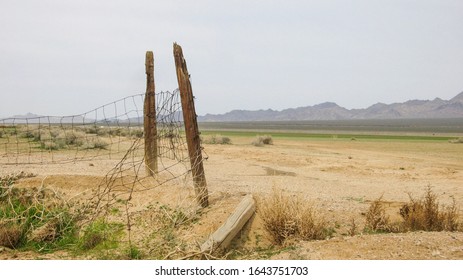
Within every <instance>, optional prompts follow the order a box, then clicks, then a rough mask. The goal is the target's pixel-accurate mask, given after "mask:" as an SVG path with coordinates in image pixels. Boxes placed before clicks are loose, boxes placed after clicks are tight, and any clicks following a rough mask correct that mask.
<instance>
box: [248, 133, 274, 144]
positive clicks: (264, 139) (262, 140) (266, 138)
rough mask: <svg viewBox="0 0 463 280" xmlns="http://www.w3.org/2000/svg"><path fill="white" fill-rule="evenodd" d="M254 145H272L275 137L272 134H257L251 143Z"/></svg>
mask: <svg viewBox="0 0 463 280" xmlns="http://www.w3.org/2000/svg"><path fill="white" fill-rule="evenodd" d="M251 144H252V145H254V146H256V147H261V146H264V145H272V144H273V138H272V136H270V135H263V136H257V137H256V138H255V139H254V140H253V141H252V143H251Z"/></svg>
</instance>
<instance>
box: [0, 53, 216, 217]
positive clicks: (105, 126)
mask: <svg viewBox="0 0 463 280" xmlns="http://www.w3.org/2000/svg"><path fill="white" fill-rule="evenodd" d="M174 57H175V61H176V68H177V78H178V82H179V90H174V91H173V92H160V93H157V94H155V92H154V61H153V54H152V52H147V53H146V62H145V64H146V74H147V91H146V93H145V94H139V95H133V96H129V97H126V98H123V99H120V100H117V101H115V102H112V103H109V104H106V105H104V106H101V107H98V108H96V109H94V110H91V111H88V112H86V113H83V114H80V115H73V116H63V117H56V116H29V117H28V116H26V117H17V118H6V119H0V164H14V165H21V164H64V163H72V162H77V161H86V160H98V159H113V160H119V161H118V163H117V164H115V166H114V167H113V168H112V169H111V170H108V171H107V174H106V176H105V178H104V180H102V182H101V183H100V184H99V185H98V188H97V189H98V191H97V192H96V195H95V197H96V198H97V201H98V202H97V206H96V208H97V209H98V208H100V206H101V205H102V204H105V205H108V204H110V203H112V202H113V201H114V200H117V197H118V196H124V195H127V194H128V193H129V194H130V193H131V192H133V190H134V188H135V186H136V185H141V186H142V188H144V189H152V188H154V187H157V186H160V185H162V184H164V183H166V182H168V181H171V180H173V179H176V178H180V177H182V176H185V175H186V174H188V173H190V172H191V173H192V177H193V181H194V186H195V190H196V193H197V200H198V203H199V204H200V205H201V206H203V207H206V206H207V205H208V201H207V189H206V180H205V175H204V169H203V167H202V161H203V158H202V152H201V150H202V149H201V147H200V142H199V131H198V128H197V123H196V113H195V110H194V103H193V94H192V90H191V84H190V81H189V74H188V70H187V68H186V62H185V59H184V58H183V53H182V50H181V47H180V46H178V45H177V44H174ZM182 108H183V109H182ZM183 125H184V126H185V129H183ZM188 163H189V165H190V166H188ZM143 165H144V166H145V172H143V168H142V166H143ZM147 177H151V178H154V181H155V183H153V182H152V181H153V180H151V181H150V184H149V185H144V184H143V179H144V178H147ZM109 194H112V195H109ZM108 197H110V198H108ZM102 202H104V203H102Z"/></svg>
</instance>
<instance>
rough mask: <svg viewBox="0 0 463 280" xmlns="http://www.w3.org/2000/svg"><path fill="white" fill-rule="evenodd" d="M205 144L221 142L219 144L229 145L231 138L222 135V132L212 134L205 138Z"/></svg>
mask: <svg viewBox="0 0 463 280" xmlns="http://www.w3.org/2000/svg"><path fill="white" fill-rule="evenodd" d="M203 143H205V144H219V145H229V144H231V143H232V142H231V139H230V138H229V137H226V136H222V135H220V134H217V135H211V136H209V137H207V138H206V139H204V140H203Z"/></svg>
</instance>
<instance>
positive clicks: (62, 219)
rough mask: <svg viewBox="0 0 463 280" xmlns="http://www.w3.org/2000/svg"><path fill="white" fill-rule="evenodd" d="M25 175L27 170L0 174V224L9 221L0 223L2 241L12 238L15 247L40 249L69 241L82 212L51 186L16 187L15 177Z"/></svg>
mask: <svg viewBox="0 0 463 280" xmlns="http://www.w3.org/2000/svg"><path fill="white" fill-rule="evenodd" d="M26 176H30V174H26V173H19V174H18V175H8V176H4V177H1V178H0V183H1V186H0V191H1V192H0V224H3V225H9V226H6V227H3V226H2V227H1V228H3V229H4V230H3V232H2V235H3V238H2V239H3V241H5V240H12V241H15V242H11V243H12V244H14V246H15V247H18V246H19V245H20V246H19V247H24V246H25V247H32V248H36V249H40V250H42V251H44V250H52V249H54V248H59V247H60V246H65V245H66V244H73V243H74V242H75V240H74V239H75V237H76V235H75V233H76V225H77V222H78V221H79V220H80V218H81V215H82V213H81V212H80V211H79V209H78V208H73V207H72V206H73V205H71V204H70V203H68V202H67V201H65V200H64V199H63V198H62V197H61V195H60V194H59V193H57V192H56V191H54V190H52V189H48V188H45V187H40V188H16V187H15V186H14V183H15V182H16V180H18V179H19V178H22V177H26ZM11 225H14V226H11ZM5 229H6V230H5ZM18 229H19V230H20V232H19V231H18ZM12 236H16V237H15V238H13V239H12ZM18 236H19V237H18ZM6 237H8V238H6ZM18 238H19V240H18Z"/></svg>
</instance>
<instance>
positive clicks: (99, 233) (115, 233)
mask: <svg viewBox="0 0 463 280" xmlns="http://www.w3.org/2000/svg"><path fill="white" fill-rule="evenodd" d="M123 229H124V225H123V224H121V223H115V222H107V221H106V220H104V219H97V220H95V221H93V222H92V223H90V224H89V225H88V226H86V227H85V228H84V229H83V230H82V234H81V237H80V238H79V247H80V248H81V249H83V250H91V249H94V248H97V247H98V248H101V249H115V248H117V246H118V243H119V239H120V237H121V236H122V234H123Z"/></svg>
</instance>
